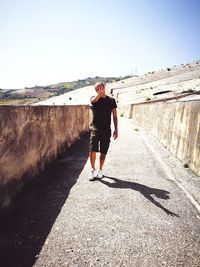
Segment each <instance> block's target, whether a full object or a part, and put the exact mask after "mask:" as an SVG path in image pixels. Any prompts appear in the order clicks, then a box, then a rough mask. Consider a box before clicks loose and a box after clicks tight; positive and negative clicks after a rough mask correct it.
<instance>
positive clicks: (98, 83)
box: [95, 82, 106, 89]
mask: <svg viewBox="0 0 200 267" xmlns="http://www.w3.org/2000/svg"><path fill="white" fill-rule="evenodd" d="M99 85H102V86H103V87H104V88H105V87H106V86H105V84H104V83H103V82H97V83H95V89H96V88H97V86H99Z"/></svg>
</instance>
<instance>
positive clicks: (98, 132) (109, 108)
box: [89, 82, 118, 181]
mask: <svg viewBox="0 0 200 267" xmlns="http://www.w3.org/2000/svg"><path fill="white" fill-rule="evenodd" d="M95 90H96V92H97V95H96V96H93V97H91V104H92V106H93V121H92V129H91V134H90V147H89V150H90V163H91V167H92V170H91V172H90V174H89V180H91V181H92V180H93V179H94V178H95V177H98V178H100V179H101V178H103V165H104V162H105V158H106V154H107V151H108V148H109V144H110V137H111V128H110V126H111V114H112V116H113V123H114V132H113V138H114V139H116V138H117V137H118V128H117V110H116V108H117V105H116V102H115V99H114V98H111V97H109V96H107V95H106V94H105V85H104V84H103V83H102V82H98V83H96V84H95ZM96 152H100V158H99V171H98V172H97V171H96V169H95V161H96Z"/></svg>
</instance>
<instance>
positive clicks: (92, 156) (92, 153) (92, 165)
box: [90, 151, 96, 170]
mask: <svg viewBox="0 0 200 267" xmlns="http://www.w3.org/2000/svg"><path fill="white" fill-rule="evenodd" d="M95 161H96V152H95V151H91V152H90V163H91V167H92V169H93V170H95Z"/></svg>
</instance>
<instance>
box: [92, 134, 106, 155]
mask: <svg viewBox="0 0 200 267" xmlns="http://www.w3.org/2000/svg"><path fill="white" fill-rule="evenodd" d="M110 137H111V130H107V131H99V130H92V131H91V133H90V146H89V150H90V152H91V151H95V152H100V153H101V154H104V155H106V153H107V151H108V148H109V145H110Z"/></svg>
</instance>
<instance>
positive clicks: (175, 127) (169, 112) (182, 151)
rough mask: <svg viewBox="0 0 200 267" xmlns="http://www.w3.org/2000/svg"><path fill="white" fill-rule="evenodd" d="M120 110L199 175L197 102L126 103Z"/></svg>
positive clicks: (199, 110)
mask: <svg viewBox="0 0 200 267" xmlns="http://www.w3.org/2000/svg"><path fill="white" fill-rule="evenodd" d="M122 113H123V114H124V115H125V116H126V117H128V118H132V119H133V121H134V122H135V123H137V124H139V125H140V126H142V127H143V128H144V129H146V130H148V131H150V132H151V134H152V135H153V136H155V137H156V138H157V139H158V140H159V141H160V142H161V143H162V144H163V145H164V146H165V147H166V148H167V149H168V150H170V151H171V152H172V153H173V154H174V155H175V156H176V157H177V158H178V159H179V160H181V161H182V162H183V163H184V164H188V166H189V168H191V170H192V171H194V172H195V173H196V174H197V175H199V176H200V102H199V101H194V102H181V103H156V104H141V105H128V106H125V107H124V108H123V109H122Z"/></svg>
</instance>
